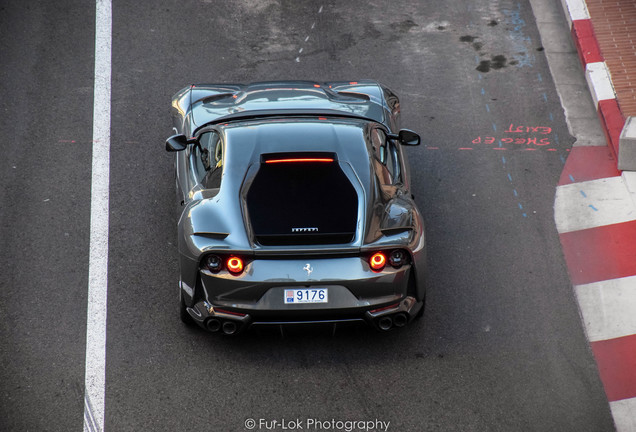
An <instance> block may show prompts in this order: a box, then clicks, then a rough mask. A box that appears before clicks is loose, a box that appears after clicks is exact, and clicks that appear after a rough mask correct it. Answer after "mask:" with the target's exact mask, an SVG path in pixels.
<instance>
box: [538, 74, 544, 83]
mask: <svg viewBox="0 0 636 432" xmlns="http://www.w3.org/2000/svg"><path fill="white" fill-rule="evenodd" d="M537 79H538V80H539V82H543V78H542V77H541V74H540V73H538V74H537Z"/></svg>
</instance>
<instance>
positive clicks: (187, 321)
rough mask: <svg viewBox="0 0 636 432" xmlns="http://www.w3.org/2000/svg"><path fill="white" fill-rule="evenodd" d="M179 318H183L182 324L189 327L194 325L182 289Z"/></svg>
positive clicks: (180, 290) (180, 292)
mask: <svg viewBox="0 0 636 432" xmlns="http://www.w3.org/2000/svg"><path fill="white" fill-rule="evenodd" d="M179 318H181V322H183V323H184V324H186V325H188V326H193V325H194V319H192V317H191V316H190V314H189V313H188V310H187V309H186V304H185V300H183V290H182V289H181V287H179Z"/></svg>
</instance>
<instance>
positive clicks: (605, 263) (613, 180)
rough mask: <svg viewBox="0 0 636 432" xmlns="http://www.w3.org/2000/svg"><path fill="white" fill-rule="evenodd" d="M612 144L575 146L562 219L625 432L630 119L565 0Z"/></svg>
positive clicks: (584, 26) (632, 423)
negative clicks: (624, 156) (621, 161)
mask: <svg viewBox="0 0 636 432" xmlns="http://www.w3.org/2000/svg"><path fill="white" fill-rule="evenodd" d="M562 3H563V7H564V10H565V15H566V17H567V19H568V22H569V24H570V27H571V32H572V37H573V40H574V43H575V45H576V48H577V51H578V53H579V58H580V59H581V62H582V64H583V66H584V67H585V77H586V80H587V83H588V86H589V88H590V92H591V94H592V98H593V100H594V104H595V105H596V109H597V111H598V113H599V118H600V120H601V125H602V127H603V130H604V132H605V136H606V138H607V143H608V145H607V146H604V145H603V146H601V145H599V146H593V147H585V146H578V147H577V146H576V144H575V146H574V148H573V149H572V151H571V152H570V155H569V156H568V159H567V161H566V164H565V167H564V170H563V173H562V175H561V179H560V182H559V186H558V187H557V192H556V197H555V206H554V207H555V208H554V213H555V222H556V226H557V230H558V231H559V236H560V239H561V245H562V247H563V254H564V256H565V260H566V263H567V266H568V270H569V272H570V279H571V280H572V284H573V285H574V291H575V294H576V298H577V301H578V304H579V310H580V313H581V318H582V320H583V324H584V329H585V332H586V335H587V338H588V340H589V342H590V346H591V349H592V352H593V353H594V357H595V358H596V363H597V365H598V369H599V374H600V377H601V381H602V382H603V386H604V388H605V393H606V395H607V398H608V401H609V404H610V409H611V411H612V415H613V417H614V422H615V425H616V428H617V430H618V431H619V432H636V241H634V239H636V173H632V172H627V171H626V172H623V173H621V172H620V171H619V170H618V169H617V167H616V161H617V159H618V158H617V156H618V144H619V137H620V134H621V130H622V129H623V125H624V123H625V122H624V119H623V116H622V114H621V112H620V109H619V107H618V102H617V100H616V94H615V92H614V87H613V86H612V82H611V78H610V74H609V71H608V69H607V65H606V64H605V62H604V61H603V57H602V55H601V52H600V49H599V46H598V43H597V41H596V38H595V36H594V31H593V28H592V22H591V20H590V15H589V13H588V10H587V6H586V4H585V1H584V0H562Z"/></svg>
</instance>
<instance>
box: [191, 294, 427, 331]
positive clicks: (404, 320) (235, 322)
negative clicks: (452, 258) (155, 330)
mask: <svg viewBox="0 0 636 432" xmlns="http://www.w3.org/2000/svg"><path fill="white" fill-rule="evenodd" d="M296 306H298V305H296ZM422 307H424V304H423V302H418V301H417V300H416V299H415V298H413V297H411V296H407V297H404V298H401V299H398V300H397V301H393V302H391V303H390V304H389V305H386V306H384V307H377V306H374V307H370V306H368V305H367V306H363V307H358V308H349V309H344V310H334V309H326V308H325V309H323V310H320V309H317V310H310V311H309V310H303V309H296V310H288V311H280V310H277V311H274V312H272V311H270V313H263V312H262V311H261V312H259V311H243V312H242V311H241V310H240V309H236V308H232V309H225V308H221V307H218V306H215V305H212V304H210V303H209V302H207V301H205V300H204V301H200V302H198V303H196V304H195V305H194V306H193V307H188V308H187V309H186V310H187V311H188V313H189V314H190V316H191V317H192V318H193V319H194V321H195V322H196V323H197V324H198V325H199V326H200V327H201V328H203V329H205V330H208V331H210V332H213V333H224V334H227V335H234V334H238V333H240V332H242V331H245V330H247V329H248V328H250V327H253V326H281V325H320V324H335V325H338V324H350V323H359V324H365V323H366V324H368V325H370V326H371V327H374V328H376V329H378V330H382V331H387V330H391V329H393V328H396V327H404V326H405V325H406V324H408V323H409V322H410V321H412V320H413V319H415V317H416V316H417V314H418V312H420V309H421V308H422Z"/></svg>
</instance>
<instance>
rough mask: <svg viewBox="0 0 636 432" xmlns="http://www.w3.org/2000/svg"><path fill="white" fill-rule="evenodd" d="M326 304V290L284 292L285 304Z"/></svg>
mask: <svg viewBox="0 0 636 432" xmlns="http://www.w3.org/2000/svg"><path fill="white" fill-rule="evenodd" d="M327 302H328V296H327V288H300V289H286V290H285V304H296V303H327Z"/></svg>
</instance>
